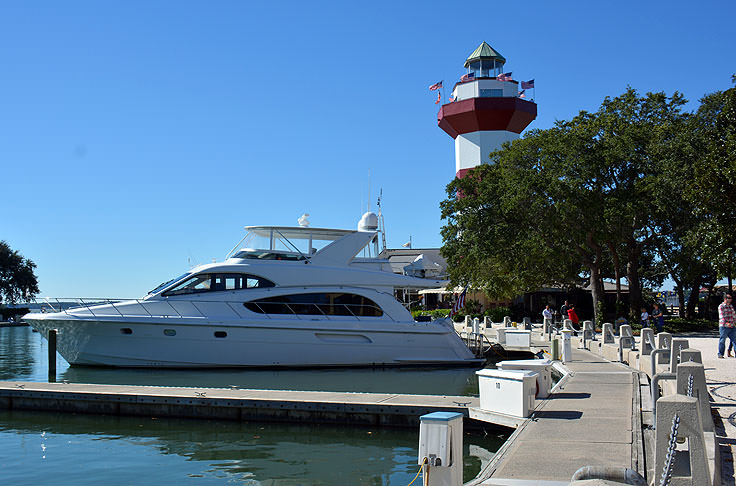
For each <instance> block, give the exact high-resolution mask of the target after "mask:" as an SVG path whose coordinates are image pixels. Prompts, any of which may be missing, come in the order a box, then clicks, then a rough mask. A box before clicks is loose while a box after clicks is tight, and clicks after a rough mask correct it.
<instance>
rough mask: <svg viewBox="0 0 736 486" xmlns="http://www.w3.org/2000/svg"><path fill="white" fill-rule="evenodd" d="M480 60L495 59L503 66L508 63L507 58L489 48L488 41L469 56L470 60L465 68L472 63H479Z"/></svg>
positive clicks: (466, 62)
mask: <svg viewBox="0 0 736 486" xmlns="http://www.w3.org/2000/svg"><path fill="white" fill-rule="evenodd" d="M479 59H495V60H496V61H500V62H501V64H505V63H506V58H504V57H503V56H502V55H501V54H500V53H499V52H497V51H496V50H495V49H494V48H493V47H491V46H489V45H488V43H487V42H486V41H483V42H482V43H481V45H479V46H478V48H477V49H476V50H474V51H473V53H472V54H471V55H470V56H468V58H467V59H466V60H465V67H468V66H469V65H470V63H471V62H473V61H477V60H479Z"/></svg>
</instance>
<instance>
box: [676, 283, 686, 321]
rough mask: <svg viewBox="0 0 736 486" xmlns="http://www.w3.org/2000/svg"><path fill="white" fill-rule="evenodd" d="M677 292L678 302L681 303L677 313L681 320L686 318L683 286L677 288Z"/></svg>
mask: <svg viewBox="0 0 736 486" xmlns="http://www.w3.org/2000/svg"><path fill="white" fill-rule="evenodd" d="M675 290H676V291H677V300H678V302H679V303H680V305H678V306H677V307H678V309H677V313H678V314H679V316H680V317H681V318H683V319H684V318H685V290H684V289H683V288H682V285H678V286H677V287H675Z"/></svg>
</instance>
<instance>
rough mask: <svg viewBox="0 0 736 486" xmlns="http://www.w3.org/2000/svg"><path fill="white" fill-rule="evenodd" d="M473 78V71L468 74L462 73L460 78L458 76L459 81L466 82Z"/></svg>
mask: <svg viewBox="0 0 736 486" xmlns="http://www.w3.org/2000/svg"><path fill="white" fill-rule="evenodd" d="M473 79H475V73H468V74H465V75H463V77H462V78H460V82H461V83H466V82H468V81H472V80H473Z"/></svg>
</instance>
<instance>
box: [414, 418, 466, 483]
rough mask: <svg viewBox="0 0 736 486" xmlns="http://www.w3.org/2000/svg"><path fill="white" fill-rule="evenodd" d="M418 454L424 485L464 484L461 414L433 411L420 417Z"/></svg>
mask: <svg viewBox="0 0 736 486" xmlns="http://www.w3.org/2000/svg"><path fill="white" fill-rule="evenodd" d="M419 420H420V423H419V457H418V464H421V465H422V471H423V473H424V484H426V485H428V486H461V485H462V484H463V414H461V413H456V412H434V413H429V414H427V415H422V416H421V417H419Z"/></svg>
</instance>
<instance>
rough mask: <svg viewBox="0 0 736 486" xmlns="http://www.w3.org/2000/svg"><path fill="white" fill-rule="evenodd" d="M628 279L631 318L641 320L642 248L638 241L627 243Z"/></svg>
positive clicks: (636, 320)
mask: <svg viewBox="0 0 736 486" xmlns="http://www.w3.org/2000/svg"><path fill="white" fill-rule="evenodd" d="M626 246H627V250H628V251H627V257H628V258H627V259H628V262H627V263H626V280H627V281H628V282H629V318H630V319H633V320H634V322H639V314H640V313H641V305H642V300H641V285H640V284H639V254H640V253H641V249H640V248H639V244H638V243H637V242H636V241H630V242H628V243H627V245H626Z"/></svg>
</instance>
